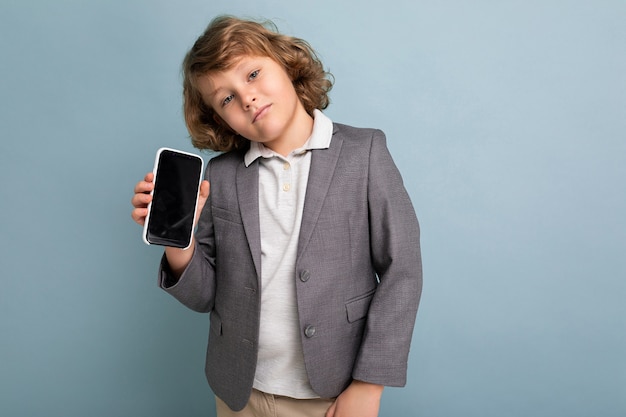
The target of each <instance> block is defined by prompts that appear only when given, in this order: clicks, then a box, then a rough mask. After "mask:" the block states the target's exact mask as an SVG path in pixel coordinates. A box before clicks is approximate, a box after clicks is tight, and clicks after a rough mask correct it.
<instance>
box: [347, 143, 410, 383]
mask: <svg viewBox="0 0 626 417" xmlns="http://www.w3.org/2000/svg"><path fill="white" fill-rule="evenodd" d="M368 203H369V216H370V245H371V257H372V264H373V266H374V269H375V271H376V273H377V275H378V278H379V284H378V287H377V289H376V293H375V295H374V297H373V299H372V301H371V304H370V307H369V311H368V315H367V323H366V328H365V332H364V334H363V340H362V342H361V347H360V350H359V353H358V356H357V359H356V362H355V365H354V368H353V373H352V377H353V378H354V379H355V380H360V381H366V382H370V383H373V384H380V385H387V386H404V385H405V384H406V373H407V363H408V355H409V347H410V344H411V338H412V335H413V327H414V325H415V317H416V314H417V307H418V304H419V299H420V296H421V291H422V262H421V255H420V242H419V225H418V222H417V217H416V215H415V210H414V208H413V205H412V203H411V200H410V198H409V195H408V193H407V191H406V189H405V187H404V185H403V181H402V177H401V175H400V172H399V171H398V169H397V167H396V165H395V163H394V162H393V160H392V158H391V155H390V153H389V151H388V149H387V146H386V141H385V136H384V134H383V133H382V132H380V131H376V132H375V133H374V137H373V138H372V142H371V149H370V160H369V179H368Z"/></svg>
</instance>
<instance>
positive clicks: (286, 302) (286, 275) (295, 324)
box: [244, 110, 333, 399]
mask: <svg viewBox="0 0 626 417" xmlns="http://www.w3.org/2000/svg"><path fill="white" fill-rule="evenodd" d="M313 116H314V121H313V132H312V134H311V137H310V138H309V139H308V140H307V142H306V143H305V144H304V146H302V147H301V148H298V149H296V150H294V151H293V152H291V153H290V154H289V155H287V156H286V157H284V156H282V155H280V154H277V153H276V152H274V151H272V150H271V149H269V148H267V147H265V146H264V145H263V144H261V143H258V142H252V143H251V144H250V149H249V150H248V152H247V153H246V155H245V157H244V162H245V164H246V166H249V165H250V164H251V163H252V162H253V161H254V160H256V159H257V158H261V159H260V161H259V221H260V226H261V326H260V334H259V355H258V361H257V368H256V375H255V378H254V385H253V386H254V388H256V389H258V390H259V391H263V392H266V393H270V394H276V395H284V396H288V397H292V398H300V399H304V398H317V397H319V396H318V395H317V394H316V393H315V392H314V391H313V389H312V388H311V385H310V383H309V378H308V376H307V373H306V369H305V366H304V355H303V353H302V342H301V329H300V323H299V319H298V306H297V299H296V255H297V246H298V237H299V235H300V223H301V222H302V209H303V207H304V197H305V194H306V187H307V182H308V179H309V169H310V166H311V152H309V151H310V150H311V149H328V147H329V146H330V141H331V138H332V133H333V123H332V121H331V120H330V119H329V118H328V117H326V116H325V115H324V114H323V113H322V112H321V111H319V110H315V111H314V114H313Z"/></svg>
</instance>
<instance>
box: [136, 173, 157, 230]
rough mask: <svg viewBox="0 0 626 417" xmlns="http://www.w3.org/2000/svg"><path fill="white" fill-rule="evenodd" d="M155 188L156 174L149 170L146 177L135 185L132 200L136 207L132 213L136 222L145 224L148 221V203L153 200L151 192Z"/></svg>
mask: <svg viewBox="0 0 626 417" xmlns="http://www.w3.org/2000/svg"><path fill="white" fill-rule="evenodd" d="M153 189H154V174H153V173H152V172H149V173H147V174H146V176H145V177H144V179H143V181H139V182H138V183H137V184H136V185H135V190H134V192H135V194H134V195H133V198H132V199H131V200H130V202H131V204H132V205H133V207H134V209H133V211H132V212H131V213H130V215H131V217H132V219H133V220H134V221H135V223H138V224H139V225H141V226H143V225H144V223H145V222H146V216H147V215H148V204H150V202H151V201H152V195H151V194H150V193H151V192H152V190H153Z"/></svg>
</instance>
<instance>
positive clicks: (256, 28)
mask: <svg viewBox="0 0 626 417" xmlns="http://www.w3.org/2000/svg"><path fill="white" fill-rule="evenodd" d="M246 55H254V56H266V57H269V58H271V59H273V60H274V61H276V62H278V63H279V64H281V65H282V66H283V68H284V69H285V70H286V71H287V74H288V75H289V78H290V79H291V80H292V83H293V86H294V88H295V90H296V93H297V95H298V97H299V98H300V101H301V102H302V105H303V106H304V108H305V110H306V111H307V113H309V114H310V115H313V110H315V109H320V110H321V109H325V108H326V107H328V104H329V98H328V92H329V91H330V89H331V88H332V84H333V83H332V81H331V79H332V75H331V74H330V73H329V72H326V71H325V70H324V67H323V65H322V63H321V61H320V59H319V58H318V56H317V54H316V53H315V51H314V50H313V48H311V46H310V45H309V44H308V43H307V42H306V41H304V40H302V39H299V38H295V37H292V36H286V35H282V34H280V33H278V31H277V30H276V27H275V25H274V24H273V23H272V22H270V21H266V22H263V23H258V22H255V21H251V20H243V19H239V18H236V17H232V16H220V17H217V18H215V19H214V20H213V21H211V23H210V24H209V26H208V27H207V29H206V30H205V32H204V33H203V34H202V36H200V37H199V38H198V39H197V40H196V42H195V44H194V45H193V47H192V48H191V50H190V51H189V52H188V53H187V55H186V56H185V60H184V61H183V77H184V78H183V100H184V104H183V110H184V114H185V123H186V124H187V129H188V130H189V134H190V135H191V142H192V144H193V146H194V147H196V148H198V149H211V150H214V151H221V152H228V151H231V150H235V149H246V148H247V147H248V146H249V141H248V139H246V138H244V137H242V136H240V135H237V134H236V133H235V132H234V131H233V130H231V129H230V128H229V127H228V126H226V125H225V124H224V123H220V122H219V121H220V119H219V117H217V114H216V113H215V111H214V110H213V109H212V108H211V106H209V105H207V104H206V103H205V102H204V101H203V100H202V96H201V94H200V91H199V89H198V86H197V81H198V78H199V77H201V76H204V75H207V74H210V73H213V72H219V71H225V70H228V69H230V68H231V67H232V65H233V64H234V63H235V62H236V61H237V60H238V58H241V57H242V56H246Z"/></svg>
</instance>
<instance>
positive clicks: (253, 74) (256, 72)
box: [248, 70, 259, 80]
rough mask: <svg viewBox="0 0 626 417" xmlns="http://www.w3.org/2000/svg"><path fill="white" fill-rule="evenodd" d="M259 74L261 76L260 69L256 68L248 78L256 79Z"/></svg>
mask: <svg viewBox="0 0 626 417" xmlns="http://www.w3.org/2000/svg"><path fill="white" fill-rule="evenodd" d="M258 76H259V70H255V71H252V72H251V73H250V75H249V76H248V79H249V80H254V79H255V78H256V77H258Z"/></svg>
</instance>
